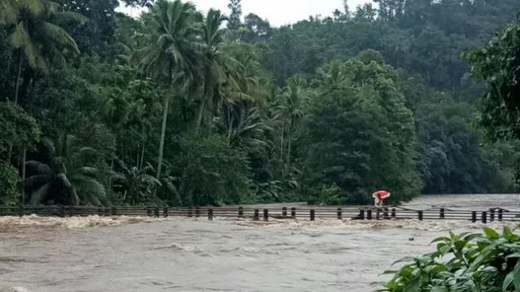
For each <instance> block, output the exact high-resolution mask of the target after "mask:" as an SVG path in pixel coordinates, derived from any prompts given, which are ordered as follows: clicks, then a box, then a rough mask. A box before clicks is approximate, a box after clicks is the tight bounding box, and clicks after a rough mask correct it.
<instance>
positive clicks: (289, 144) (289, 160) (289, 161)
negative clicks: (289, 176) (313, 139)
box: [287, 134, 292, 171]
mask: <svg viewBox="0 0 520 292" xmlns="http://www.w3.org/2000/svg"><path fill="white" fill-rule="evenodd" d="M291 140H292V139H291V135H289V134H288V135H287V171H291V148H292V145H291V144H292V143H291Z"/></svg>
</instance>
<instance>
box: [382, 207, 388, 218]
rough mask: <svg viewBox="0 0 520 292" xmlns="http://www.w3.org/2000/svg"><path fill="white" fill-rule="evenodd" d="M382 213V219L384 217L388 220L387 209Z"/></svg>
mask: <svg viewBox="0 0 520 292" xmlns="http://www.w3.org/2000/svg"><path fill="white" fill-rule="evenodd" d="M383 211H384V212H383V217H384V218H385V219H388V208H387V207H385V208H384V209H383Z"/></svg>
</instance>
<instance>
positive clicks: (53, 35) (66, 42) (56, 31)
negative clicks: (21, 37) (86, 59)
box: [41, 22, 79, 53]
mask: <svg viewBox="0 0 520 292" xmlns="http://www.w3.org/2000/svg"><path fill="white" fill-rule="evenodd" d="M41 25H42V27H41V29H43V30H45V34H46V35H47V37H49V38H50V39H52V40H53V41H54V42H56V43H58V44H60V45H61V46H63V47H66V48H71V49H73V50H74V51H76V52H77V53H79V49H78V45H77V44H76V41H74V39H73V38H72V36H70V35H69V34H68V33H67V32H66V31H65V30H64V29H63V28H61V27H59V26H57V25H55V24H52V23H50V22H43V23H42V24H41Z"/></svg>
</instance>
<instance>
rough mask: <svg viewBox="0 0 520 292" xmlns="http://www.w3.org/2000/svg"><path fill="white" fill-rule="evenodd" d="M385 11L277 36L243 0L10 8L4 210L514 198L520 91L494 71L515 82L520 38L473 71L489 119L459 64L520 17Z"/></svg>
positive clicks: (508, 11)
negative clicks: (131, 10)
mask: <svg viewBox="0 0 520 292" xmlns="http://www.w3.org/2000/svg"><path fill="white" fill-rule="evenodd" d="M376 2H377V3H378V5H377V7H376V6H372V5H365V6H360V7H357V8H355V9H351V8H349V7H348V5H346V4H347V2H345V6H344V9H343V10H337V11H335V12H334V13H333V16H331V17H326V18H321V17H310V18H309V19H307V20H302V21H300V22H298V23H295V24H294V25H290V26H283V27H271V26H270V24H269V22H268V21H266V20H264V19H262V18H261V17H260V16H257V15H254V14H250V15H246V16H243V15H242V10H241V5H240V0H232V1H231V2H230V4H229V8H230V11H229V12H227V11H218V10H209V11H207V12H202V11H199V10H197V7H195V6H194V5H193V4H191V3H190V2H187V1H182V0H175V1H173V0H172V1H169V0H157V1H148V0H139V1H134V0H127V1H125V3H126V5H132V6H143V7H144V6H146V7H148V9H147V10H146V12H144V13H143V14H142V15H141V16H140V17H139V18H131V17H129V16H127V15H124V14H121V13H117V12H116V11H115V9H116V8H117V6H118V1H106V0H92V1H73V0H54V1H50V0H20V1H10V0H1V2H0V66H1V68H3V69H2V70H1V71H0V98H1V99H2V100H1V102H0V130H1V131H0V132H1V134H0V155H1V156H0V181H1V189H0V204H4V205H14V204H19V203H24V204H29V203H30V204H76V205H104V206H108V205H115V204H128V205H138V204H156V205H162V204H169V205H175V206H178V205H184V206H192V205H206V204H213V205H224V204H236V203H249V202H275V201H308V202H312V203H325V204H341V203H366V202H368V201H369V200H370V197H369V196H368V195H369V194H371V193H372V191H373V190H375V189H379V188H387V189H391V190H392V194H393V196H392V198H391V199H392V200H395V201H402V200H409V199H411V198H413V197H414V196H416V195H418V194H420V193H421V192H423V193H476V192H479V193H481V192H495V193H497V192H511V191H513V190H514V189H515V183H514V177H515V174H516V172H517V165H516V161H517V158H518V157H517V156H518V154H516V153H517V152H518V151H517V150H518V145H517V143H516V142H515V141H504V140H499V139H496V140H494V144H490V143H484V142H488V141H492V140H491V139H486V140H484V139H483V137H485V136H486V138H488V137H487V136H489V137H495V138H500V139H501V138H504V137H505V136H508V137H509V136H512V137H516V136H518V135H516V134H515V133H516V132H515V131H516V130H518V129H517V126H518V125H516V124H515V123H516V122H515V121H516V120H517V119H515V115H514V114H517V113H516V105H515V101H514V98H510V95H507V94H505V92H507V91H508V90H511V92H512V94H513V95H514V94H516V93H517V92H516V91H514V90H516V89H515V88H516V87H514V85H512V83H511V82H512V80H516V79H515V76H516V75H514V76H513V75H507V74H506V73H504V72H503V71H501V70H499V67H496V66H505V67H507V68H509V67H511V66H515V64H516V63H515V62H516V61H515V60H516V59H515V56H516V57H517V56H518V54H517V53H518V50H516V51H514V50H515V49H517V48H518V34H517V33H516V30H515V28H514V27H510V28H507V29H506V31H505V32H504V35H503V36H500V38H497V37H495V38H493V41H492V43H491V44H490V45H489V46H490V47H489V48H488V49H486V50H482V51H473V52H471V53H467V54H466V55H465V60H469V61H470V62H471V64H473V65H475V68H474V70H473V75H475V76H476V77H480V78H482V79H484V80H492V82H491V85H490V86H491V89H493V90H490V94H488V95H486V97H485V98H484V100H483V103H482V106H480V105H479V104H478V103H477V101H478V99H479V98H480V97H481V96H482V95H483V93H484V92H485V91H486V88H485V86H484V84H482V83H479V82H476V81H472V79H471V78H470V73H471V72H470V64H468V63H466V61H465V60H463V59H462V58H461V54H462V53H463V52H467V51H468V50H469V49H475V48H478V47H480V46H482V45H484V44H485V43H486V42H487V41H488V40H490V39H491V38H492V36H493V33H494V32H495V31H497V30H499V29H500V28H501V27H503V26H505V25H506V24H507V23H509V22H511V21H514V19H515V11H518V8H520V7H519V6H520V5H519V4H518V3H517V1H516V0H503V1H494V0H480V1H467V0H441V1H433V0H421V1H404V0H379V1H376ZM273 9H276V8H275V7H273ZM227 14H228V15H227ZM515 54H516V55H515ZM504 62H505V63H504ZM506 63H507V64H506ZM514 74H517V73H514ZM512 87H514V88H512ZM480 111H482V113H483V114H482V115H481V114H480ZM512 113H514V114H512ZM478 117H480V121H481V122H482V123H481V124H483V125H485V126H488V129H491V131H487V132H484V131H483V130H481V129H480V128H478V127H475V125H476V124H477V122H478V121H479V119H478ZM486 133H487V134H489V135H485V134H486ZM506 134H511V135H506ZM515 135H516V136H515Z"/></svg>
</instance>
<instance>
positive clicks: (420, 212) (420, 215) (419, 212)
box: [417, 211, 423, 221]
mask: <svg viewBox="0 0 520 292" xmlns="http://www.w3.org/2000/svg"><path fill="white" fill-rule="evenodd" d="M417 217H419V221H422V220H423V211H417Z"/></svg>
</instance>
